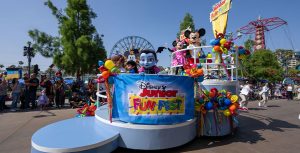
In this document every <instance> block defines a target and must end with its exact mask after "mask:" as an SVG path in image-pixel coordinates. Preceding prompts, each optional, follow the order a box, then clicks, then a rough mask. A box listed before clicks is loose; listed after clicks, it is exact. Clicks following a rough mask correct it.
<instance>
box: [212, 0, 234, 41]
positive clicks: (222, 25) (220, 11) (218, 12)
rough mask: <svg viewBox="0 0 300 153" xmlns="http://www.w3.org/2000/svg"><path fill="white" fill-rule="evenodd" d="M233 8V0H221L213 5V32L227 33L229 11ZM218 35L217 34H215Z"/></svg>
mask: <svg viewBox="0 0 300 153" xmlns="http://www.w3.org/2000/svg"><path fill="white" fill-rule="evenodd" d="M230 8H231V0H221V1H220V2H218V3H217V4H215V5H214V6H213V11H212V12H211V13H210V22H212V26H213V33H215V32H216V31H217V32H218V33H225V32H226V26H227V20H228V11H229V10H230ZM215 37H216V35H215Z"/></svg>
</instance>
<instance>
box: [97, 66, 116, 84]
mask: <svg viewBox="0 0 300 153" xmlns="http://www.w3.org/2000/svg"><path fill="white" fill-rule="evenodd" d="M98 65H99V68H98V70H99V71H100V72H101V74H102V75H101V76H100V77H99V78H98V83H103V82H104V81H105V80H108V82H109V83H112V81H113V79H112V78H111V77H110V76H113V75H114V74H116V73H120V70H119V68H118V67H116V66H115V64H114V62H113V61H112V60H106V61H105V63H104V62H103V61H99V62H98Z"/></svg>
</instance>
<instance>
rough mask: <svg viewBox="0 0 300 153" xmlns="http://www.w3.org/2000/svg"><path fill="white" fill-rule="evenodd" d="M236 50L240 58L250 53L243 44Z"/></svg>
mask: <svg viewBox="0 0 300 153" xmlns="http://www.w3.org/2000/svg"><path fill="white" fill-rule="evenodd" d="M237 51H238V55H239V59H241V60H243V59H245V58H246V56H248V55H250V54H251V52H250V51H249V50H247V49H245V48H244V47H243V46H239V47H238V49H237Z"/></svg>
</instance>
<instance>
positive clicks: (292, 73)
mask: <svg viewBox="0 0 300 153" xmlns="http://www.w3.org/2000/svg"><path fill="white" fill-rule="evenodd" d="M299 74H300V71H299V70H296V69H288V76H290V77H297V76H298V75H299Z"/></svg>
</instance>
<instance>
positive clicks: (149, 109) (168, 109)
mask: <svg viewBox="0 0 300 153" xmlns="http://www.w3.org/2000/svg"><path fill="white" fill-rule="evenodd" d="M193 83H194V80H193V79H192V78H190V77H187V76H170V75H138V74H120V75H118V76H116V77H114V94H113V118H119V119H120V120H121V121H124V122H130V123H138V124H153V125H158V124H162V125H166V124H176V123H181V122H185V121H187V120H189V119H193V118H194V84H193Z"/></svg>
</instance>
